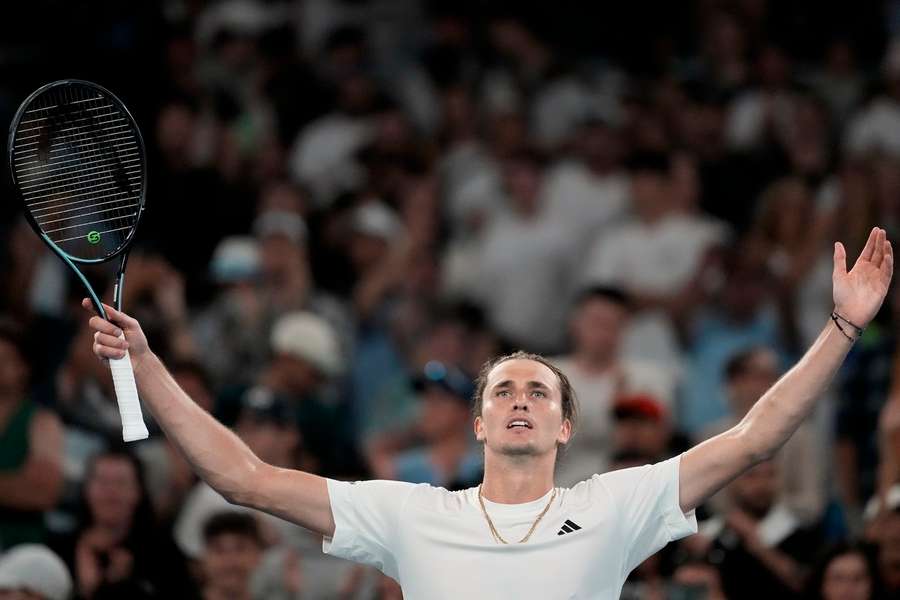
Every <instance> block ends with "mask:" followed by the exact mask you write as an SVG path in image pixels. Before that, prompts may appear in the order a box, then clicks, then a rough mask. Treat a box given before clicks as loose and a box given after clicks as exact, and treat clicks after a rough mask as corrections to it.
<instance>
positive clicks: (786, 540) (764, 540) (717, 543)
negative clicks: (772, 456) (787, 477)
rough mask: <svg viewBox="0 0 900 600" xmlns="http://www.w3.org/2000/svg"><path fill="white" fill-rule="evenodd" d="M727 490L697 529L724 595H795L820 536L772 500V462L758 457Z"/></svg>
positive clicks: (737, 599) (732, 598)
mask: <svg viewBox="0 0 900 600" xmlns="http://www.w3.org/2000/svg"><path fill="white" fill-rule="evenodd" d="M727 491H728V493H729V495H730V496H731V502H732V506H733V508H732V509H731V510H730V511H729V512H728V513H726V514H725V515H722V516H717V517H713V518H712V519H710V520H708V521H706V522H704V523H703V524H702V525H701V527H700V534H701V535H703V536H704V537H706V538H707V539H712V540H713V541H712V545H711V547H710V550H709V558H710V560H711V561H712V562H713V563H714V564H716V565H717V566H718V568H719V573H720V574H721V577H722V589H723V590H724V592H725V595H726V596H727V597H728V598H729V600H740V599H741V598H758V597H760V596H762V597H765V598H772V599H775V598H793V597H795V596H796V595H797V594H798V593H799V592H800V590H801V588H802V585H803V581H804V575H805V568H806V564H807V563H809V562H810V561H811V558H810V557H811V556H812V554H813V553H814V552H815V549H816V548H817V547H818V544H819V543H820V538H819V536H818V534H817V533H816V531H815V530H812V529H805V528H803V527H802V526H801V523H800V521H799V519H798V518H797V517H796V516H795V515H794V514H793V513H792V512H791V511H790V509H788V508H787V507H786V506H784V504H781V503H779V502H778V497H779V492H780V490H779V489H778V473H777V467H776V465H775V463H773V462H771V461H768V462H764V463H760V464H759V465H757V466H756V467H754V468H753V469H751V470H750V471H748V472H746V473H745V474H744V475H742V476H740V477H738V478H737V479H735V480H734V482H733V483H732V484H731V485H730V486H729V487H728V488H727Z"/></svg>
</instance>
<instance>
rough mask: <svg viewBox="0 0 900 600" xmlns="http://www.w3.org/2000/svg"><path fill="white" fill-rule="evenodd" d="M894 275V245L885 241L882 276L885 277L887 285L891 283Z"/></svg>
mask: <svg viewBox="0 0 900 600" xmlns="http://www.w3.org/2000/svg"><path fill="white" fill-rule="evenodd" d="M893 275H894V247H893V246H891V243H890V242H889V241H886V242H885V243H884V261H882V263H881V276H882V277H883V278H884V283H885V285H890V283H891V277H893Z"/></svg>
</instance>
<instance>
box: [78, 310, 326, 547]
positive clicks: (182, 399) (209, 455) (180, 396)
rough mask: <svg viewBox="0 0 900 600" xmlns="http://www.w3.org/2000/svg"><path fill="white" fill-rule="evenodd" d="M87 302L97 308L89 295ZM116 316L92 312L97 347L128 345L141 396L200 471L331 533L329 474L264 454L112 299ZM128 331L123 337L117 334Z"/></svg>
mask: <svg viewBox="0 0 900 600" xmlns="http://www.w3.org/2000/svg"><path fill="white" fill-rule="evenodd" d="M83 305H84V307H85V308H87V309H88V310H91V304H90V302H89V301H87V300H85V301H84V302H83ZM106 310H107V314H108V315H109V317H110V319H111V320H112V323H110V322H107V321H105V320H103V319H101V318H100V317H97V316H95V317H92V318H91V320H90V326H91V328H92V329H94V347H93V349H94V353H95V354H96V355H97V356H98V357H100V358H105V359H108V358H121V357H122V356H124V354H125V352H124V350H125V348H127V349H128V350H129V354H130V355H131V362H132V365H133V366H134V376H135V381H136V382H137V386H138V393H139V395H140V397H141V400H142V401H143V402H144V404H145V405H146V406H148V407H149V408H150V411H151V412H152V413H153V416H154V417H155V418H156V421H157V422H158V423H159V424H160V426H161V427H162V429H163V431H165V433H166V435H167V436H168V438H169V439H170V440H172V442H173V443H174V444H175V445H176V446H177V447H178V448H179V450H181V452H182V454H184V456H185V458H186V459H187V460H188V462H190V464H191V466H192V467H193V468H194V471H196V473H197V474H198V475H199V476H200V477H201V478H202V479H203V480H204V481H206V483H208V484H209V485H210V486H211V487H212V488H213V489H215V490H216V491H217V492H219V493H220V494H222V496H224V497H225V498H226V499H227V500H228V501H229V502H232V503H234V504H241V505H244V506H250V507H253V508H257V509H259V510H263V511H265V512H268V513H271V514H274V515H276V516H279V517H281V518H284V519H287V520H289V521H292V522H294V523H297V524H298V525H301V526H302V527H305V528H307V529H310V530H312V531H315V532H317V533H321V534H322V535H325V536H332V535H333V534H334V518H333V516H332V512H331V504H330V501H329V497H328V486H327V484H326V481H325V479H324V478H323V477H320V476H318V475H313V474H311V473H304V472H303V471H296V470H292V469H281V468H278V467H274V466H272V465H269V464H267V463H265V462H263V461H261V460H260V459H259V458H258V457H257V456H256V455H255V454H253V452H252V451H251V450H250V448H248V447H247V445H246V444H244V442H242V441H241V440H240V438H238V437H237V436H236V435H235V434H234V433H233V432H232V431H230V430H229V429H228V428H227V427H225V426H224V425H222V424H221V423H219V422H218V421H216V420H215V419H214V418H213V417H212V416H211V415H210V414H209V413H207V412H206V411H205V410H203V409H202V408H200V407H199V406H197V404H195V403H194V401H193V400H191V399H190V397H189V396H188V395H187V394H185V393H184V391H183V390H182V389H181V388H180V387H179V386H178V384H177V383H176V382H175V379H173V378H172V376H171V374H169V372H168V371H167V370H166V368H165V366H164V365H163V363H162V361H160V360H159V358H158V357H157V356H156V355H155V354H153V352H151V351H150V348H149V347H148V346H147V339H146V338H145V337H144V333H143V332H142V331H141V327H140V324H139V323H138V322H137V321H136V320H135V319H133V318H132V317H129V316H128V315H126V314H125V313H122V312H119V311H117V310H115V309H113V308H112V307H109V306H106ZM120 330H121V331H124V333H125V340H127V342H126V341H123V340H120V339H119V338H118V337H117V336H118V333H119V331H120Z"/></svg>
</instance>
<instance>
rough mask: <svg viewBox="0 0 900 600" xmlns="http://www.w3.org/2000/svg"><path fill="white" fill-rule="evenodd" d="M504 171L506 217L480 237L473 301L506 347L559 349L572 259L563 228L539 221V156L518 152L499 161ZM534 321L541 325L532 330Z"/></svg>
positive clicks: (539, 349) (570, 285)
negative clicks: (477, 270) (479, 256)
mask: <svg viewBox="0 0 900 600" xmlns="http://www.w3.org/2000/svg"><path fill="white" fill-rule="evenodd" d="M503 173H504V181H505V184H506V189H507V198H508V203H509V213H508V214H506V215H504V216H503V217H502V218H498V219H497V220H495V221H494V222H492V224H491V226H490V227H489V229H488V230H487V231H486V232H485V234H484V238H483V240H482V245H481V249H480V254H481V264H480V268H479V275H478V281H479V287H478V289H479V292H478V297H477V298H476V300H477V301H478V302H479V303H480V304H481V305H482V306H484V309H485V312H486V313H487V316H488V320H489V322H490V323H491V325H492V326H493V327H494V329H496V330H497V332H498V333H499V334H500V335H501V336H502V337H503V338H504V339H506V340H508V341H509V342H510V343H512V344H514V345H517V346H521V347H523V348H527V349H529V350H535V351H543V352H547V351H551V352H552V351H558V350H559V349H560V347H561V345H562V343H563V339H562V333H563V332H564V331H565V327H564V324H565V308H566V306H567V303H568V301H569V299H570V298H571V292H572V286H573V280H572V274H573V273H572V269H573V267H574V265H573V264H572V261H573V257H572V256H571V255H570V254H569V247H568V246H567V244H566V240H565V236H564V235H562V232H563V231H564V230H561V229H559V227H558V226H557V225H555V224H553V223H549V222H547V221H545V220H544V219H542V218H541V187H542V181H543V171H542V165H541V163H540V161H539V160H538V158H537V157H536V156H534V155H532V154H527V153H520V154H517V155H515V156H513V157H512V158H510V159H508V160H507V161H506V162H505V163H504V166H503ZM536 322H541V323H543V326H542V327H540V328H535V327H534V323H536Z"/></svg>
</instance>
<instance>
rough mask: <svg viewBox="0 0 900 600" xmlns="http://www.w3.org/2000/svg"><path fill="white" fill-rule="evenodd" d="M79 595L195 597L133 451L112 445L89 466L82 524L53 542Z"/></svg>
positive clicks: (103, 596) (94, 596)
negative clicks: (158, 521)
mask: <svg viewBox="0 0 900 600" xmlns="http://www.w3.org/2000/svg"><path fill="white" fill-rule="evenodd" d="M51 547H52V548H53V549H54V550H55V551H56V552H58V553H59V555H60V557H61V558H62V559H63V560H64V561H65V563H66V565H67V566H68V567H69V570H70V571H71V572H72V574H73V575H74V580H75V589H76V592H77V594H78V596H79V597H81V598H121V597H128V598H172V597H176V596H177V597H191V595H192V594H193V586H192V585H191V583H190V579H189V577H188V574H187V570H186V569H185V564H184V559H183V557H182V555H181V553H180V552H179V551H178V549H177V548H176V547H175V545H174V544H173V543H172V541H171V539H170V538H169V537H168V536H167V535H165V534H163V533H161V532H160V531H159V529H158V528H157V526H156V520H155V517H154V515H153V510H152V508H151V505H150V498H149V496H148V495H147V489H146V487H145V484H144V478H143V468H142V467H141V464H140V463H139V462H138V460H137V458H135V457H134V455H132V454H130V453H129V452H127V451H125V450H119V449H109V450H104V451H102V452H100V453H99V454H97V455H95V456H94V457H93V458H92V460H91V463H90V465H89V466H88V469H87V475H86V477H85V481H84V489H83V496H82V505H81V520H80V522H79V524H78V527H77V528H76V529H75V530H74V531H72V532H71V533H68V534H63V535H60V536H58V537H57V538H55V539H54V540H52V541H51Z"/></svg>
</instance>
